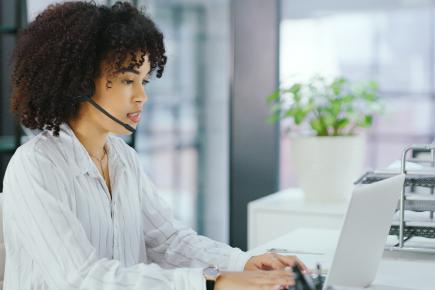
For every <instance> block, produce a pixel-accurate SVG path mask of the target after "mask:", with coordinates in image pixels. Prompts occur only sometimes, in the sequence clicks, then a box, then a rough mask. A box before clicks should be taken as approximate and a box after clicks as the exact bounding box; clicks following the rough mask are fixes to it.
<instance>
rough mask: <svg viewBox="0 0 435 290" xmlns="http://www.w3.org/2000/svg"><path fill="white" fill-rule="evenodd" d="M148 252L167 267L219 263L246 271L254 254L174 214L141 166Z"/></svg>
mask: <svg viewBox="0 0 435 290" xmlns="http://www.w3.org/2000/svg"><path fill="white" fill-rule="evenodd" d="M139 171H140V175H141V178H140V179H141V193H142V215H143V220H144V225H145V226H144V236H145V244H146V249H147V255H148V257H150V258H151V259H152V260H153V262H156V263H158V264H159V265H161V266H162V267H165V268H174V267H205V266H208V265H215V266H218V267H219V268H220V269H221V270H226V271H243V269H244V267H245V264H246V262H247V260H248V259H249V258H250V256H249V255H248V254H247V253H245V252H243V251H241V250H240V249H238V248H232V247H230V246H228V245H226V244H224V243H220V242H216V241H213V240H211V239H209V238H207V237H204V236H201V235H198V234H197V233H196V232H195V231H193V230H192V229H190V228H188V227H186V226H184V225H182V224H181V223H180V222H178V221H177V220H176V219H175V218H174V217H173V215H172V210H171V208H170V207H169V206H168V205H167V204H166V203H165V202H164V201H163V200H162V199H161V198H160V197H159V195H158V193H157V190H156V188H155V186H154V184H153V183H152V182H151V181H150V180H149V178H148V177H147V176H146V174H145V173H144V172H143V171H142V170H141V169H140V168H139Z"/></svg>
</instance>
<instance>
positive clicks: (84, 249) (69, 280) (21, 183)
mask: <svg viewBox="0 0 435 290" xmlns="http://www.w3.org/2000/svg"><path fill="white" fill-rule="evenodd" d="M27 149H29V148H28V147H26V150H27ZM61 176H62V174H61V173H60V172H59V171H57V168H56V166H55V165H54V164H53V163H52V162H51V161H50V160H49V159H48V158H47V157H46V154H43V153H42V152H38V151H37V150H33V149H32V150H27V151H25V150H22V148H20V149H18V151H17V152H16V153H15V155H14V156H13V158H12V159H11V161H10V163H9V165H8V168H7V172H6V174H5V179H4V192H5V204H4V229H5V231H4V233H5V242H6V251H8V236H9V237H10V239H9V241H14V242H15V243H17V244H13V248H14V249H19V250H20V251H21V250H23V251H25V252H27V253H28V254H29V255H30V257H31V258H32V260H33V262H34V267H36V268H37V270H38V272H40V273H41V275H42V277H43V279H44V281H45V282H46V284H47V285H48V286H49V288H50V289H103V290H105V289H111V290H116V289H149V290H152V289H155V290H157V289H159V290H160V289H176V290H192V289H195V290H204V289H205V282H204V281H203V279H202V275H201V272H200V270H199V269H187V268H182V269H172V270H167V269H162V268H161V267H160V266H158V265H156V264H149V265H146V264H136V265H134V266H131V267H124V266H123V265H121V264H120V261H118V260H110V259H106V258H99V257H97V255H96V250H95V248H93V246H92V245H91V244H90V242H89V240H88V238H87V236H86V233H85V230H84V228H83V227H82V225H81V223H80V221H79V220H78V219H77V217H76V216H75V214H74V213H73V212H72V211H71V209H70V208H69V206H68V205H67V203H66V202H63V201H62V200H64V197H65V195H66V192H67V191H66V186H67V182H66V181H65V178H62V177H61ZM12 237H13V239H12ZM11 246H12V244H11V243H9V247H11Z"/></svg>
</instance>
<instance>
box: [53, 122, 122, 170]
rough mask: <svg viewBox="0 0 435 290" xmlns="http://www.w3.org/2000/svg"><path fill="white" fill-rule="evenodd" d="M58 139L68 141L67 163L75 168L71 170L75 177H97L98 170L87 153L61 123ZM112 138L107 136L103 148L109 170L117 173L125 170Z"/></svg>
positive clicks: (68, 129)
mask: <svg viewBox="0 0 435 290" xmlns="http://www.w3.org/2000/svg"><path fill="white" fill-rule="evenodd" d="M59 137H61V138H66V139H67V141H68V142H66V144H65V146H66V147H67V148H66V149H67V151H68V153H69V154H68V158H69V159H70V162H69V163H70V164H71V165H72V166H73V167H75V168H71V169H72V171H73V174H74V175H75V176H77V175H83V174H88V175H90V176H93V177H97V176H99V172H98V169H97V167H96V166H95V164H94V162H93V161H92V159H91V157H90V156H89V153H88V151H87V150H86V148H85V147H84V146H83V144H82V143H81V142H80V140H79V139H78V138H77V136H76V135H75V134H74V131H73V130H72V129H71V127H70V126H69V125H68V124H66V123H63V124H61V125H60V132H59ZM113 138H114V137H113V136H110V135H109V137H108V138H107V142H106V145H105V146H106V150H107V155H108V159H109V168H110V170H115V171H117V172H119V170H120V169H124V168H125V166H126V164H125V162H124V161H123V158H122V157H121V156H120V153H119V152H118V150H117V148H116V146H115V144H114V140H113Z"/></svg>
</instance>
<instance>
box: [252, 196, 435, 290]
mask: <svg viewBox="0 0 435 290" xmlns="http://www.w3.org/2000/svg"><path fill="white" fill-rule="evenodd" d="M346 208H347V202H346V201H341V202H330V203H327V202H313V201H306V200H305V199H304V196H303V193H302V191H301V190H300V189H298V188H291V189H286V190H283V191H280V192H277V193H274V194H270V195H268V196H265V197H263V198H260V199H257V200H254V201H251V202H250V203H249V204H248V249H252V248H255V247H258V246H260V245H262V244H264V243H266V242H268V241H271V240H273V239H275V238H278V237H280V236H282V235H284V234H286V233H289V232H291V231H293V230H296V229H298V228H310V227H312V228H322V229H337V230H338V229H340V227H341V224H342V220H343V217H344V214H345V212H346ZM434 289H435V288H434Z"/></svg>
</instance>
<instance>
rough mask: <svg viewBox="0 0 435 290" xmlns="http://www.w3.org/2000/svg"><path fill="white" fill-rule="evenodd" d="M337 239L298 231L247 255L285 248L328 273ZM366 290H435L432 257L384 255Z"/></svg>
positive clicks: (335, 233) (317, 231) (324, 232)
mask: <svg viewBox="0 0 435 290" xmlns="http://www.w3.org/2000/svg"><path fill="white" fill-rule="evenodd" d="M338 235H339V231H338V230H324V229H298V230H295V231H293V232H291V233H289V234H286V235H284V236H282V237H280V238H278V239H275V240H273V241H270V242H267V243H266V244H264V245H262V246H260V247H257V248H255V249H253V250H251V251H249V253H251V254H255V255H257V254H260V253H264V252H265V251H267V249H270V248H284V249H288V250H290V251H291V252H293V253H294V254H295V255H297V256H298V257H299V258H300V259H301V260H302V261H304V263H305V264H306V265H307V266H308V267H310V268H313V269H314V267H315V265H316V263H318V262H319V263H321V265H322V267H323V268H324V269H329V267H330V265H331V262H332V256H333V253H334V250H335V246H336V243H337V240H338ZM334 289H335V288H334ZM340 289H341V288H340ZM347 289H349V290H351V289H359V288H346V290H347ZM365 289H371V290H435V254H423V253H404V252H385V253H384V257H383V259H382V261H381V263H380V265H379V269H378V273H377V275H376V279H375V281H374V283H373V285H372V286H371V287H369V288H365Z"/></svg>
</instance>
